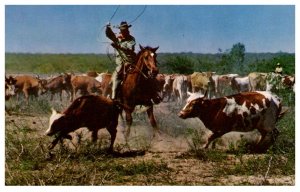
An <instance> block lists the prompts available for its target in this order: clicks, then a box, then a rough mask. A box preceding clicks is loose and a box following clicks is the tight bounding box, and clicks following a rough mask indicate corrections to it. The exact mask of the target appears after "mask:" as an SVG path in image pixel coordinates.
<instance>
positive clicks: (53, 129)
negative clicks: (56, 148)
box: [45, 109, 65, 136]
mask: <svg viewBox="0 0 300 192" xmlns="http://www.w3.org/2000/svg"><path fill="white" fill-rule="evenodd" d="M64 116H65V115H64V114H61V113H58V112H57V111H55V110H54V109H52V114H51V116H50V119H49V128H48V129H47V131H46V132H45V134H46V135H48V136H52V135H54V134H56V133H58V132H60V131H61V130H62V129H63V128H64V127H65V123H64V122H65V121H64Z"/></svg>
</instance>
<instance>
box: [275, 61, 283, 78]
mask: <svg viewBox="0 0 300 192" xmlns="http://www.w3.org/2000/svg"><path fill="white" fill-rule="evenodd" d="M275 73H277V74H280V75H282V67H281V65H280V63H277V66H276V69H275Z"/></svg>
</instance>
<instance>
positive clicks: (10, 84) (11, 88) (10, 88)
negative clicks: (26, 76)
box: [5, 76, 17, 101]
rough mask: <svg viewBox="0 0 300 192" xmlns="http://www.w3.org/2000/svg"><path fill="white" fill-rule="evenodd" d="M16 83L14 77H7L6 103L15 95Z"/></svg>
mask: <svg viewBox="0 0 300 192" xmlns="http://www.w3.org/2000/svg"><path fill="white" fill-rule="evenodd" d="M16 82H17V80H16V79H15V78H13V77H12V76H9V77H8V78H7V77H6V76H5V101H7V100H8V99H9V98H10V97H11V96H14V95H15V85H16Z"/></svg>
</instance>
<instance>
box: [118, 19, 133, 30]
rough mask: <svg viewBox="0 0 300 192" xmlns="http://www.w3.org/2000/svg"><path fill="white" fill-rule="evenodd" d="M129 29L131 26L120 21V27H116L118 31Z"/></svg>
mask: <svg viewBox="0 0 300 192" xmlns="http://www.w3.org/2000/svg"><path fill="white" fill-rule="evenodd" d="M130 27H131V25H128V24H127V22H126V21H122V22H121V23H120V25H119V26H118V28H119V29H128V28H130Z"/></svg>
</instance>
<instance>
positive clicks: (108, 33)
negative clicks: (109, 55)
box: [105, 24, 118, 43]
mask: <svg viewBox="0 0 300 192" xmlns="http://www.w3.org/2000/svg"><path fill="white" fill-rule="evenodd" d="M105 35H106V37H108V38H109V39H110V40H112V41H113V42H114V43H117V42H118V39H117V37H116V35H115V33H114V32H113V31H112V29H111V27H110V24H107V25H106V30H105Z"/></svg>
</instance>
